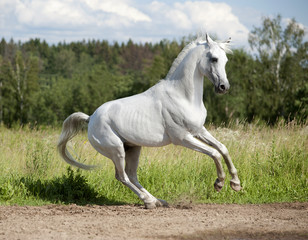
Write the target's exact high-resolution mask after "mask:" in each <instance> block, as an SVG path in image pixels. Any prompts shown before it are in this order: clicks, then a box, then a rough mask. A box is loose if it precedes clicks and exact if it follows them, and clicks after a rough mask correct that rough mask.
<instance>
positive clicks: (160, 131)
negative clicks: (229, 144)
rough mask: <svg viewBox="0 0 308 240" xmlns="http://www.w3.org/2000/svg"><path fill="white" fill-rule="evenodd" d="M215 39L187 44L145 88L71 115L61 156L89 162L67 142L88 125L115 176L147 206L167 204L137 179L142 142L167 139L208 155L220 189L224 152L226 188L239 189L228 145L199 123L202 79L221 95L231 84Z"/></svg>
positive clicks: (163, 142)
mask: <svg viewBox="0 0 308 240" xmlns="http://www.w3.org/2000/svg"><path fill="white" fill-rule="evenodd" d="M229 42H230V41H229V40H228V41H225V42H215V41H213V40H212V39H211V38H210V37H209V36H208V35H207V34H206V36H205V37H204V36H203V37H201V38H198V39H196V40H195V41H193V42H191V43H190V44H188V45H187V46H186V47H185V48H184V49H183V50H182V52H181V53H180V54H179V56H178V57H177V58H176V59H175V61H174V62H173V64H172V67H171V69H170V71H169V73H168V75H167V76H166V78H165V79H164V80H161V81H159V82H158V83H157V84H156V85H154V86H153V87H151V88H150V89H148V90H147V91H145V92H143V93H140V94H137V95H134V96H131V97H127V98H122V99H118V100H114V101H110V102H107V103H105V104H103V105H101V106H100V107H99V108H98V109H97V110H96V111H95V112H94V113H93V115H92V116H88V115H86V114H84V113H80V112H77V113H73V114H72V115H70V116H69V117H68V118H67V119H66V120H65V121H64V123H63V129H62V133H61V136H60V140H59V143H58V150H59V152H60V155H61V156H62V157H63V159H64V160H65V161H66V162H67V163H69V164H71V165H74V166H76V167H79V168H83V169H91V168H93V167H94V166H89V165H85V164H82V163H79V162H78V161H76V160H75V159H74V158H73V157H72V156H71V155H70V153H69V152H68V151H67V148H66V144H67V142H68V141H69V140H70V139H72V138H73V137H74V136H75V135H76V134H77V132H78V131H79V129H80V128H81V127H82V125H83V124H84V123H88V139H89V142H90V143H91V145H92V146H93V147H94V148H95V149H96V150H97V151H98V152H99V153H101V154H102V155H104V156H106V157H107V158H110V159H111V160H112V161H113V163H114V165H115V172H116V174H115V177H116V179H117V180H119V181H120V182H122V183H123V184H124V185H126V186H127V187H129V188H130V189H131V190H132V191H133V192H134V193H136V194H137V196H138V197H139V198H140V199H141V200H142V201H143V202H144V204H145V207H146V208H155V207H158V206H167V202H165V201H164V200H160V199H157V198H155V197H154V196H152V195H151V194H150V193H149V192H148V191H147V190H146V189H145V188H144V187H142V186H141V185H140V183H139V182H138V179H137V167H138V162H139V155H140V150H141V146H148V147H160V146H164V145H167V144H170V143H173V144H175V145H181V146H184V147H187V148H190V149H193V150H196V151H199V152H201V153H205V154H207V155H209V156H210V157H211V158H213V160H214V162H215V165H216V169H217V176H218V178H217V179H216V181H215V184H214V187H215V189H216V190H217V191H220V190H221V188H222V187H223V185H224V179H225V173H224V171H223V168H222V164H221V155H222V156H223V158H224V160H225V162H226V164H227V166H228V170H229V172H230V174H231V176H232V179H231V181H230V184H231V187H232V188H233V189H234V190H235V191H239V190H240V189H241V186H240V180H239V178H238V175H237V170H236V169H235V167H234V165H233V163H232V161H231V158H230V155H229V153H228V150H227V148H226V147H225V146H224V145H223V144H222V143H220V142H219V141H217V140H216V139H215V138H214V137H213V136H212V135H211V134H210V133H209V132H208V131H207V130H206V129H205V127H204V126H203V124H204V122H205V118H206V109H205V107H204V104H203V79H204V76H206V77H207V78H208V79H210V81H211V82H212V83H213V84H214V86H215V90H216V92H217V93H225V92H226V91H227V90H228V89H229V87H230V85H229V82H228V79H227V76H226V72H225V64H226V63H227V57H226V53H228V52H230V51H231V50H229V48H228V43H229Z"/></svg>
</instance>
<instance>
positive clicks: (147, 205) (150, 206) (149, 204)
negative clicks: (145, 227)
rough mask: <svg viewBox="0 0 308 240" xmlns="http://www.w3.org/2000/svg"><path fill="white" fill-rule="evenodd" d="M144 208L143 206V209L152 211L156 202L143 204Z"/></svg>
mask: <svg viewBox="0 0 308 240" xmlns="http://www.w3.org/2000/svg"><path fill="white" fill-rule="evenodd" d="M144 206H145V209H154V208H156V202H155V201H153V202H147V203H144Z"/></svg>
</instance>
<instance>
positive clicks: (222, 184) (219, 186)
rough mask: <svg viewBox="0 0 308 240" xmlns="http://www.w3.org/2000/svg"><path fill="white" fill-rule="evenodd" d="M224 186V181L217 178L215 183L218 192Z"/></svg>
mask: <svg viewBox="0 0 308 240" xmlns="http://www.w3.org/2000/svg"><path fill="white" fill-rule="evenodd" d="M223 186H224V181H219V179H218V178H217V179H216V181H215V183H214V188H215V190H216V191H217V192H220V191H221V189H222V187H223Z"/></svg>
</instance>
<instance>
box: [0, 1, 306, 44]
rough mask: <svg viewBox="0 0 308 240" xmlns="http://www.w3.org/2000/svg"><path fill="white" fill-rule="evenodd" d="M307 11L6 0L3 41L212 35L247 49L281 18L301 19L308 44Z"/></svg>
mask: <svg viewBox="0 0 308 240" xmlns="http://www.w3.org/2000/svg"><path fill="white" fill-rule="evenodd" d="M307 10H308V1H307V0H292V1H290V0H225V1H223V0H221V1H219V0H208V1H201V0H200V1H188V0H177V1H170V0H157V1H154V0H0V38H3V37H4V38H5V39H6V40H10V39H11V38H13V39H14V41H19V40H20V41H22V42H25V41H28V40H29V39H31V38H32V39H34V38H40V39H41V40H45V41H46V42H47V43H49V44H57V43H59V42H64V41H65V42H67V43H69V42H72V41H82V40H84V39H85V40H89V39H95V40H108V41H109V42H110V43H112V42H114V41H117V42H127V41H128V40H129V39H132V40H133V41H134V42H137V43H139V42H141V43H144V42H153V43H155V42H159V41H160V40H162V39H169V40H180V39H181V38H182V37H183V36H188V35H190V34H192V35H195V34H197V33H199V32H208V33H209V34H211V35H214V36H216V37H217V38H219V39H221V40H225V39H228V38H229V37H231V38H232V41H233V45H234V46H235V47H244V48H246V47H247V46H248V34H249V32H250V31H251V30H252V29H253V27H254V26H255V27H260V26H261V20H262V17H275V16H277V14H280V15H281V16H282V18H283V19H282V22H283V23H287V22H288V21H289V20H290V19H292V18H295V20H296V21H297V22H298V23H299V24H300V25H301V26H302V27H303V28H304V29H305V32H306V37H305V39H308V14H307Z"/></svg>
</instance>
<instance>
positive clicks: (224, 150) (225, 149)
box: [220, 144, 229, 156]
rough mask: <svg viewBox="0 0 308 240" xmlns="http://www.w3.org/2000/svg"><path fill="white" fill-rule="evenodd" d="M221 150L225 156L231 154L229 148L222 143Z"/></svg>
mask: <svg viewBox="0 0 308 240" xmlns="http://www.w3.org/2000/svg"><path fill="white" fill-rule="evenodd" d="M220 151H221V154H222V155H223V156H229V150H228V148H227V147H226V146H225V145H223V144H221V148H220Z"/></svg>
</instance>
